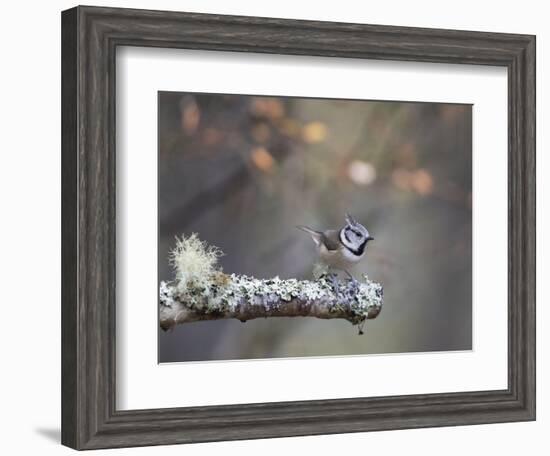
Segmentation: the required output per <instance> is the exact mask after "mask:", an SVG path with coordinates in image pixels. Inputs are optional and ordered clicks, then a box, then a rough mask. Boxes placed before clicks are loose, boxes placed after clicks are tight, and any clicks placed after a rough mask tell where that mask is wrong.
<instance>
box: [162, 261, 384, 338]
mask: <svg viewBox="0 0 550 456" xmlns="http://www.w3.org/2000/svg"><path fill="white" fill-rule="evenodd" d="M382 301H383V289H382V286H381V285H380V284H378V283H376V282H372V281H370V280H368V278H367V277H366V276H364V280H363V281H361V282H354V281H351V280H345V281H338V282H335V283H333V282H332V281H331V280H328V278H326V277H321V278H319V279H317V280H315V281H308V280H302V281H299V280H296V279H288V280H282V279H279V278H278V277H276V278H273V279H268V280H263V279H262V280H260V279H256V278H253V277H248V276H241V275H235V274H232V275H226V274H223V273H220V272H217V273H216V274H214V275H213V276H212V277H210V279H209V280H208V281H204V280H201V282H200V284H199V283H197V284H194V283H193V282H186V284H185V287H184V288H183V287H181V284H180V283H178V282H177V281H174V282H162V283H161V286H160V326H161V328H162V329H164V330H168V329H170V328H173V327H174V326H175V325H178V324H181V323H189V322H194V321H200V320H218V319H224V318H236V319H238V320H240V321H242V322H245V321H247V320H253V319H255V318H267V317H316V318H323V319H330V318H342V319H345V320H348V321H349V322H351V323H352V324H354V325H360V328H361V326H362V324H363V323H364V322H365V320H367V319H373V318H376V317H377V316H378V314H379V313H380V311H381V309H382Z"/></svg>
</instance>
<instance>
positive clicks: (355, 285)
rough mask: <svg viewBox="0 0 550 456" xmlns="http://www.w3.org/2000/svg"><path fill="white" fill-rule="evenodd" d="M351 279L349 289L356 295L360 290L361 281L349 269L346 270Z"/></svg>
mask: <svg viewBox="0 0 550 456" xmlns="http://www.w3.org/2000/svg"><path fill="white" fill-rule="evenodd" d="M344 272H345V273H346V274H347V275H348V277H349V279H348V289H349V291H350V293H351V294H353V295H355V294H357V292H358V291H359V282H358V281H357V280H356V279H355V277H353V276H352V275H351V274H350V273H349V272H348V271H344Z"/></svg>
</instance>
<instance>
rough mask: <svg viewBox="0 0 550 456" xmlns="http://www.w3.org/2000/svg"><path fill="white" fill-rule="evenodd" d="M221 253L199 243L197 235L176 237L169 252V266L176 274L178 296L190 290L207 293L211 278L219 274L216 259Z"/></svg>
mask: <svg viewBox="0 0 550 456" xmlns="http://www.w3.org/2000/svg"><path fill="white" fill-rule="evenodd" d="M222 255H223V252H222V251H221V250H220V249H219V248H217V247H214V246H211V245H208V244H207V243H206V242H204V241H201V240H200V239H199V237H198V235H197V233H193V234H191V236H189V237H185V236H182V237H181V238H178V237H176V247H174V249H173V250H172V251H171V252H170V264H171V265H172V266H173V268H174V270H175V272H176V277H175V278H176V280H175V282H176V287H177V291H178V293H179V294H185V293H186V292H187V291H189V290H191V289H197V290H203V292H204V291H206V292H208V290H209V288H210V285H211V284H212V276H214V275H216V274H217V273H219V272H220V270H221V269H220V268H219V266H218V258H219V257H220V256H222Z"/></svg>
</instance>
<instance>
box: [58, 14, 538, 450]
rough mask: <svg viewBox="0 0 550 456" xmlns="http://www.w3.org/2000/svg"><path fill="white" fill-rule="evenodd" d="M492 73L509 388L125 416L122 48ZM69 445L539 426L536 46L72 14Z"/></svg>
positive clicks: (65, 278)
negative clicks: (500, 141)
mask: <svg viewBox="0 0 550 456" xmlns="http://www.w3.org/2000/svg"><path fill="white" fill-rule="evenodd" d="M122 45H124V46H149V47H161V48H181V49H208V50H218V51H242V52H260V53H276V54H294V55H314V56H329V57H340V58H369V59H387V60H398V61H405V60H406V61H418V62H441V63H455V64H483V65H495V66H504V67H506V68H507V69H508V87H509V97H508V104H509V117H508V119H509V132H508V138H509V142H508V157H509V167H508V169H509V176H508V186H509V191H508V201H509V203H508V207H509V218H508V225H509V251H508V252H509V255H508V257H509V262H508V277H509V284H508V287H509V290H508V296H509V298H508V299H509V302H508V320H509V323H508V341H509V342H508V388H507V389H506V390H501V391H500V390H499V391H477V392H466V393H446V394H422V395H406V396H392V397H375V398H368V397H366V398H349V399H333V400H314V401H297V402H279V403H265V404H244V405H228V406H208V407H185V408H170V409H152V410H128V411H118V410H116V407H115V404H116V402H115V382H116V372H115V359H116V356H115V355H116V353H115V347H116V344H115V332H116V331H115V328H116V322H115V318H116V315H115V307H116V305H115V284H116V277H115V260H116V257H115V255H116V250H115V234H116V214H115V193H116V191H115V190H116V186H115V161H116V160H115V157H116V151H115V115H114V114H115V104H116V94H115V54H116V53H115V51H116V47H117V46H122ZM62 111H63V114H62V238H63V243H62V244H63V247H62V377H63V380H62V443H63V444H65V445H68V446H70V447H72V448H77V449H93V448H109V447H124V446H142V445H161V444H174V443H190V442H203V441H217V440H236V439H254V438H266V437H283V436H298V435H315V434H328V433H341V432H362V431H372V430H383V429H404V428H419V427H428V426H451V425H462V424H479V423H495V422H505V421H525V420H533V419H534V418H535V37H534V36H530V35H515V34H514V35H513V34H501V33H482V32H467V31H454V30H437V29H419V28H406V27H391V26H372V25H362V24H341V23H331V22H312V21H295V20H282V19H269V18H256V17H235V16H216V15H205V14H189V13H177V12H163V11H145V10H130V9H112V8H96V7H77V8H73V9H71V10H67V11H65V12H63V13H62Z"/></svg>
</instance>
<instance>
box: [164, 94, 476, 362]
mask: <svg viewBox="0 0 550 456" xmlns="http://www.w3.org/2000/svg"><path fill="white" fill-rule="evenodd" d="M158 100H159V104H158V108H159V125H158V128H159V163H158V168H159V171H158V172H159V176H158V179H159V249H158V251H159V259H158V261H159V281H160V280H171V279H172V278H173V271H172V270H171V267H170V265H169V263H168V253H169V251H170V249H171V248H173V246H174V237H175V236H180V235H182V234H185V235H189V234H191V233H192V232H196V233H198V234H199V237H200V238H201V239H202V240H204V241H207V242H208V243H209V244H212V245H216V246H218V247H219V248H220V249H221V250H223V252H224V253H225V256H223V257H222V258H221V259H220V263H221V266H222V267H223V270H224V271H225V272H226V273H238V274H247V275H254V276H256V277H258V278H268V277H272V276H275V275H278V276H280V277H281V278H291V277H294V278H298V279H308V278H311V272H312V266H313V263H314V262H315V261H316V259H317V258H316V250H315V247H314V243H313V242H312V240H311V238H309V237H308V236H307V235H306V234H305V233H303V232H301V231H299V230H298V229H296V227H295V226H296V225H307V226H310V227H312V228H315V229H327V228H339V227H341V226H342V224H343V222H344V214H345V213H346V212H350V213H351V214H352V215H353V216H354V217H355V218H356V219H357V220H358V221H359V222H361V223H362V224H364V225H365V226H366V227H367V229H368V230H369V231H370V233H371V235H372V236H374V238H375V240H374V241H373V242H371V243H369V245H368V248H367V255H366V260H365V261H363V262H362V263H360V264H359V265H358V266H356V267H355V268H354V270H352V271H351V272H352V273H353V274H354V275H355V276H356V277H357V278H359V277H360V275H361V274H362V273H367V274H368V275H369V278H370V279H372V280H375V281H378V282H381V283H382V284H383V286H384V305H383V308H382V312H381V313H380V315H379V316H378V318H376V319H374V320H369V321H368V322H367V324H366V326H365V334H363V335H361V336H359V335H358V332H357V329H356V328H355V327H353V326H352V325H351V324H350V323H349V322H347V321H343V320H337V319H335V320H319V319H316V318H300V317H297V318H269V319H261V320H251V321H248V322H247V323H245V324H243V323H241V322H239V321H237V320H219V321H208V322H196V323H188V324H184V325H180V326H178V327H176V328H175V329H174V330H173V331H170V332H163V331H161V330H160V329H159V362H178V361H200V360H226V359H250V358H273V357H299V356H326V355H349V354H369V353H404V352H425V351H442V350H469V349H471V347H472V299H471V295H472V210H471V204H472V149H471V147H472V146H471V143H472V131H471V129H472V122H471V120H472V118H471V116H472V114H471V106H470V105H460V104H440V103H416V102H415V103H411V102H385V101H356V100H327V99H305V98H290V97H260V96H242V95H220V94H195V93H181V92H178V93H175V92H159V98H158Z"/></svg>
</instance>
